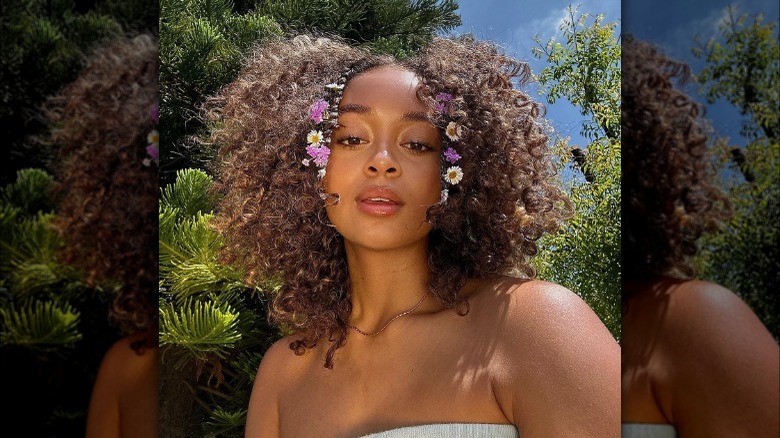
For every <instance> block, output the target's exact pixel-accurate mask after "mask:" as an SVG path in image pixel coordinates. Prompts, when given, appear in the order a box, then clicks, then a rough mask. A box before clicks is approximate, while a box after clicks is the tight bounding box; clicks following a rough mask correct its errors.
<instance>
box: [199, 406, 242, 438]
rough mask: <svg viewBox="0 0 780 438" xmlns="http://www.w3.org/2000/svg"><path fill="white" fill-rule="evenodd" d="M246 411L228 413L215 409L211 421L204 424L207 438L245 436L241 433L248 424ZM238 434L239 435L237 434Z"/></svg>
mask: <svg viewBox="0 0 780 438" xmlns="http://www.w3.org/2000/svg"><path fill="white" fill-rule="evenodd" d="M246 413H247V411H246V409H242V410H238V411H226V410H223V409H220V408H217V409H215V410H214V411H213V412H212V414H211V420H209V421H207V422H206V423H204V425H203V427H204V429H205V431H206V433H205V436H207V437H224V436H237V437H240V436H243V435H242V434H241V433H240V432H238V431H241V430H243V428H244V423H246ZM237 432H238V433H237Z"/></svg>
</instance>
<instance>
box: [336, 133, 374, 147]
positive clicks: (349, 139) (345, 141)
mask: <svg viewBox="0 0 780 438" xmlns="http://www.w3.org/2000/svg"><path fill="white" fill-rule="evenodd" d="M336 143H338V144H340V145H342V146H347V147H355V146H360V145H361V144H365V143H367V141H366V140H363V139H362V138H360V137H355V136H354V135H348V136H345V137H339V138H338V139H336Z"/></svg>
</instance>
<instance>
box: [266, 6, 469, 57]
mask: <svg viewBox="0 0 780 438" xmlns="http://www.w3.org/2000/svg"><path fill="white" fill-rule="evenodd" d="M257 8H258V9H257V10H258V11H261V12H263V13H265V14H268V15H270V16H272V17H274V19H275V20H276V21H277V22H279V23H281V24H282V25H283V26H284V27H285V28H286V29H288V30H290V31H296V30H297V31H308V32H314V33H325V34H332V35H338V36H341V37H343V38H345V39H346V40H347V41H348V42H350V43H351V44H354V45H358V46H365V47H368V48H370V49H371V50H373V51H376V52H381V53H388V54H391V55H394V56H396V57H399V58H404V57H407V56H410V55H413V54H414V53H415V52H416V51H417V50H419V49H420V48H422V47H423V46H424V45H425V44H426V43H427V42H429V41H430V40H431V38H432V37H433V35H435V34H437V33H442V32H447V31H449V30H452V29H454V28H456V27H458V26H460V24H461V20H460V17H459V16H458V15H457V14H456V13H455V11H456V10H457V9H458V4H457V2H456V1H455V0H412V1H409V0H368V1H366V0H339V1H330V0H316V1H310V0H283V1H273V0H260V1H259V2H258V6H257Z"/></svg>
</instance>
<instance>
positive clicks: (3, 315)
mask: <svg viewBox="0 0 780 438" xmlns="http://www.w3.org/2000/svg"><path fill="white" fill-rule="evenodd" d="M78 322H79V312H78V311H77V310H75V309H74V308H73V307H72V306H71V305H69V304H67V303H60V302H57V301H55V300H45V301H40V300H28V301H26V302H25V303H24V304H22V305H20V306H19V307H18V308H17V307H16V306H11V307H9V308H0V344H15V345H22V346H26V347H29V348H32V349H34V350H37V351H42V352H57V351H58V350H59V349H60V347H72V346H73V344H74V343H75V342H76V341H78V340H80V339H81V333H79V331H78Z"/></svg>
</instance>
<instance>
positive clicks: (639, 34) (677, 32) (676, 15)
mask: <svg viewBox="0 0 780 438" xmlns="http://www.w3.org/2000/svg"><path fill="white" fill-rule="evenodd" d="M737 3H738V2H736V1H729V0H706V1H705V0H695V1H691V0H688V1H683V2H678V1H672V0H656V1H653V2H648V1H626V2H625V3H624V7H623V29H624V31H625V32H627V33H631V34H633V35H634V37H636V38H637V39H642V40H645V41H651V42H653V43H655V44H656V45H658V46H660V48H661V49H662V50H663V51H664V53H666V54H667V55H668V56H670V57H672V58H675V59H678V60H681V61H684V62H686V63H688V65H689V66H690V67H691V69H692V71H693V73H694V74H696V73H697V72H699V71H700V70H701V69H702V68H703V66H704V62H703V61H702V60H700V59H696V58H694V57H693V55H692V54H691V49H692V48H693V47H694V39H693V38H694V35H699V36H700V39H701V40H702V41H705V42H706V41H707V40H708V39H709V38H710V37H714V36H716V35H718V25H719V23H720V21H721V20H722V19H723V17H725V16H726V15H725V14H726V8H727V6H728V5H729V4H735V5H736V4H737ZM739 5H740V8H739V10H740V12H743V13H744V12H746V13H749V14H751V15H753V14H756V13H763V14H764V22H765V23H766V22H769V21H772V20H773V21H775V22H777V20H778V14H779V9H780V6H778V2H777V0H743V1H741V2H739ZM686 91H687V92H688V93H690V94H692V95H695V94H696V93H697V92H698V88H697V87H696V86H694V85H692V86H688V87H686ZM697 100H699V102H701V103H704V104H705V105H706V101H705V100H704V98H703V97H698V98H697ZM706 106H707V118H708V119H709V120H710V122H711V124H712V126H713V129H714V130H715V133H716V134H717V135H718V136H722V137H724V136H728V137H729V139H730V144H733V145H744V144H745V143H746V140H745V139H744V138H742V136H741V135H740V134H739V131H740V128H741V126H742V116H741V115H740V114H739V112H738V111H737V110H736V109H735V108H734V107H733V106H732V105H730V104H729V103H728V102H726V101H725V100H721V101H719V102H715V103H714V104H712V105H706Z"/></svg>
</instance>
